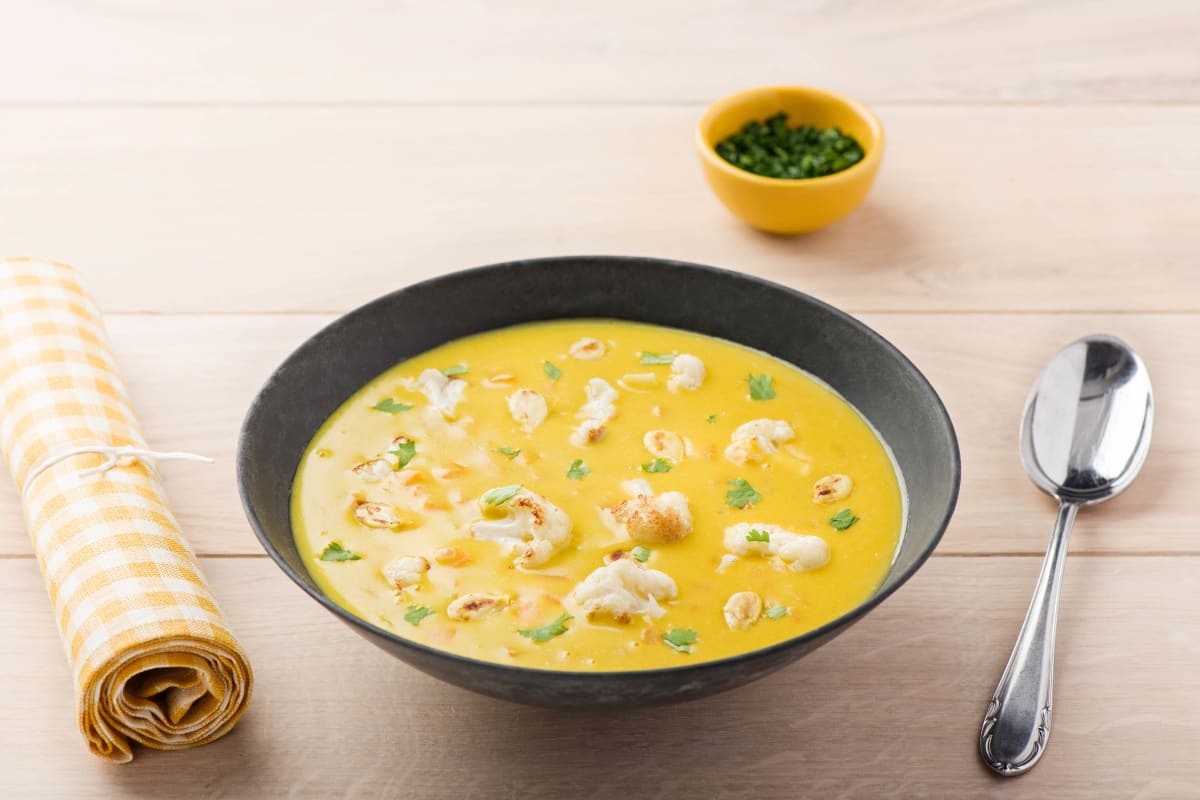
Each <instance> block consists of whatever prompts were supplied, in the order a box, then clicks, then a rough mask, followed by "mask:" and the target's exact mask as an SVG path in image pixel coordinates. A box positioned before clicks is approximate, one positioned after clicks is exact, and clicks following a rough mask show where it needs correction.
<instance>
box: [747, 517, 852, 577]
mask: <svg viewBox="0 0 1200 800" xmlns="http://www.w3.org/2000/svg"><path fill="white" fill-rule="evenodd" d="M751 531H754V532H755V533H756V534H758V538H761V537H762V535H763V534H765V535H766V539H767V541H765V542H764V541H752V540H750V539H748V538H747V536H749V534H750V532H751ZM725 549H726V550H728V551H729V552H731V553H734V554H736V555H739V556H754V555H757V556H778V557H779V558H780V559H782V560H783V561H784V562H785V563H786V564H787V565H788V567H789V568H790V569H791V570H792V571H793V572H804V571H805V570H810V569H817V568H819V567H823V566H825V565H826V564H828V563H829V545H828V544H826V543H825V540H824V539H822V538H821V537H820V536H807V535H805V534H802V533H792V532H791V531H785V530H784V529H783V528H781V527H779V526H778V525H766V524H755V523H751V522H741V523H738V524H737V525H733V526H731V527H729V528H726V529H725Z"/></svg>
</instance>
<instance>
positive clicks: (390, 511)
mask: <svg viewBox="0 0 1200 800" xmlns="http://www.w3.org/2000/svg"><path fill="white" fill-rule="evenodd" d="M354 518H355V519H357V520H358V521H359V522H360V523H362V524H363V525H366V526H367V527H368V528H399V527H401V526H403V525H404V524H405V523H406V522H407V520H406V519H405V518H404V516H402V515H401V513H400V510H399V509H398V508H396V507H395V506H393V505H391V504H389V503H359V504H358V505H356V506H355V507H354Z"/></svg>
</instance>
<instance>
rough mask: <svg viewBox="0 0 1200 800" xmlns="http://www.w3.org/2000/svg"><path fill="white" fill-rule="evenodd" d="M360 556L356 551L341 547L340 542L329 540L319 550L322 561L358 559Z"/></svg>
mask: <svg viewBox="0 0 1200 800" xmlns="http://www.w3.org/2000/svg"><path fill="white" fill-rule="evenodd" d="M361 558H362V556H360V555H359V554H358V553H355V552H352V551H350V550H347V549H346V548H344V547H342V543H341V542H330V543H329V544H327V545H325V549H324V550H323V551H322V552H321V560H322V561H358V560H359V559H361Z"/></svg>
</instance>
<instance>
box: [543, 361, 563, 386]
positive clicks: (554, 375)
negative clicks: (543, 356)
mask: <svg viewBox="0 0 1200 800" xmlns="http://www.w3.org/2000/svg"><path fill="white" fill-rule="evenodd" d="M542 369H543V370H545V371H546V376H547V377H549V378H550V380H552V381H556V380H558V379H559V378H561V377H562V374H563V373H562V370H561V369H559V368H558V367H556V366H554V365H553V364H551V363H550V362H549V361H543V362H542Z"/></svg>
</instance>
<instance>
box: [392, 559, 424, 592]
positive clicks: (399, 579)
mask: <svg viewBox="0 0 1200 800" xmlns="http://www.w3.org/2000/svg"><path fill="white" fill-rule="evenodd" d="M428 571H429V562H428V561H427V560H425V558H424V557H422V556H400V557H399V558H395V559H392V560H391V561H389V562H388V563H386V564H384V565H383V577H384V579H386V580H387V582H388V583H390V584H391V585H392V586H393V587H395V588H396V589H404V588H407V587H409V586H414V585H416V584H418V583H420V582H421V576H422V575H424V574H425V573H426V572H428Z"/></svg>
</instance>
